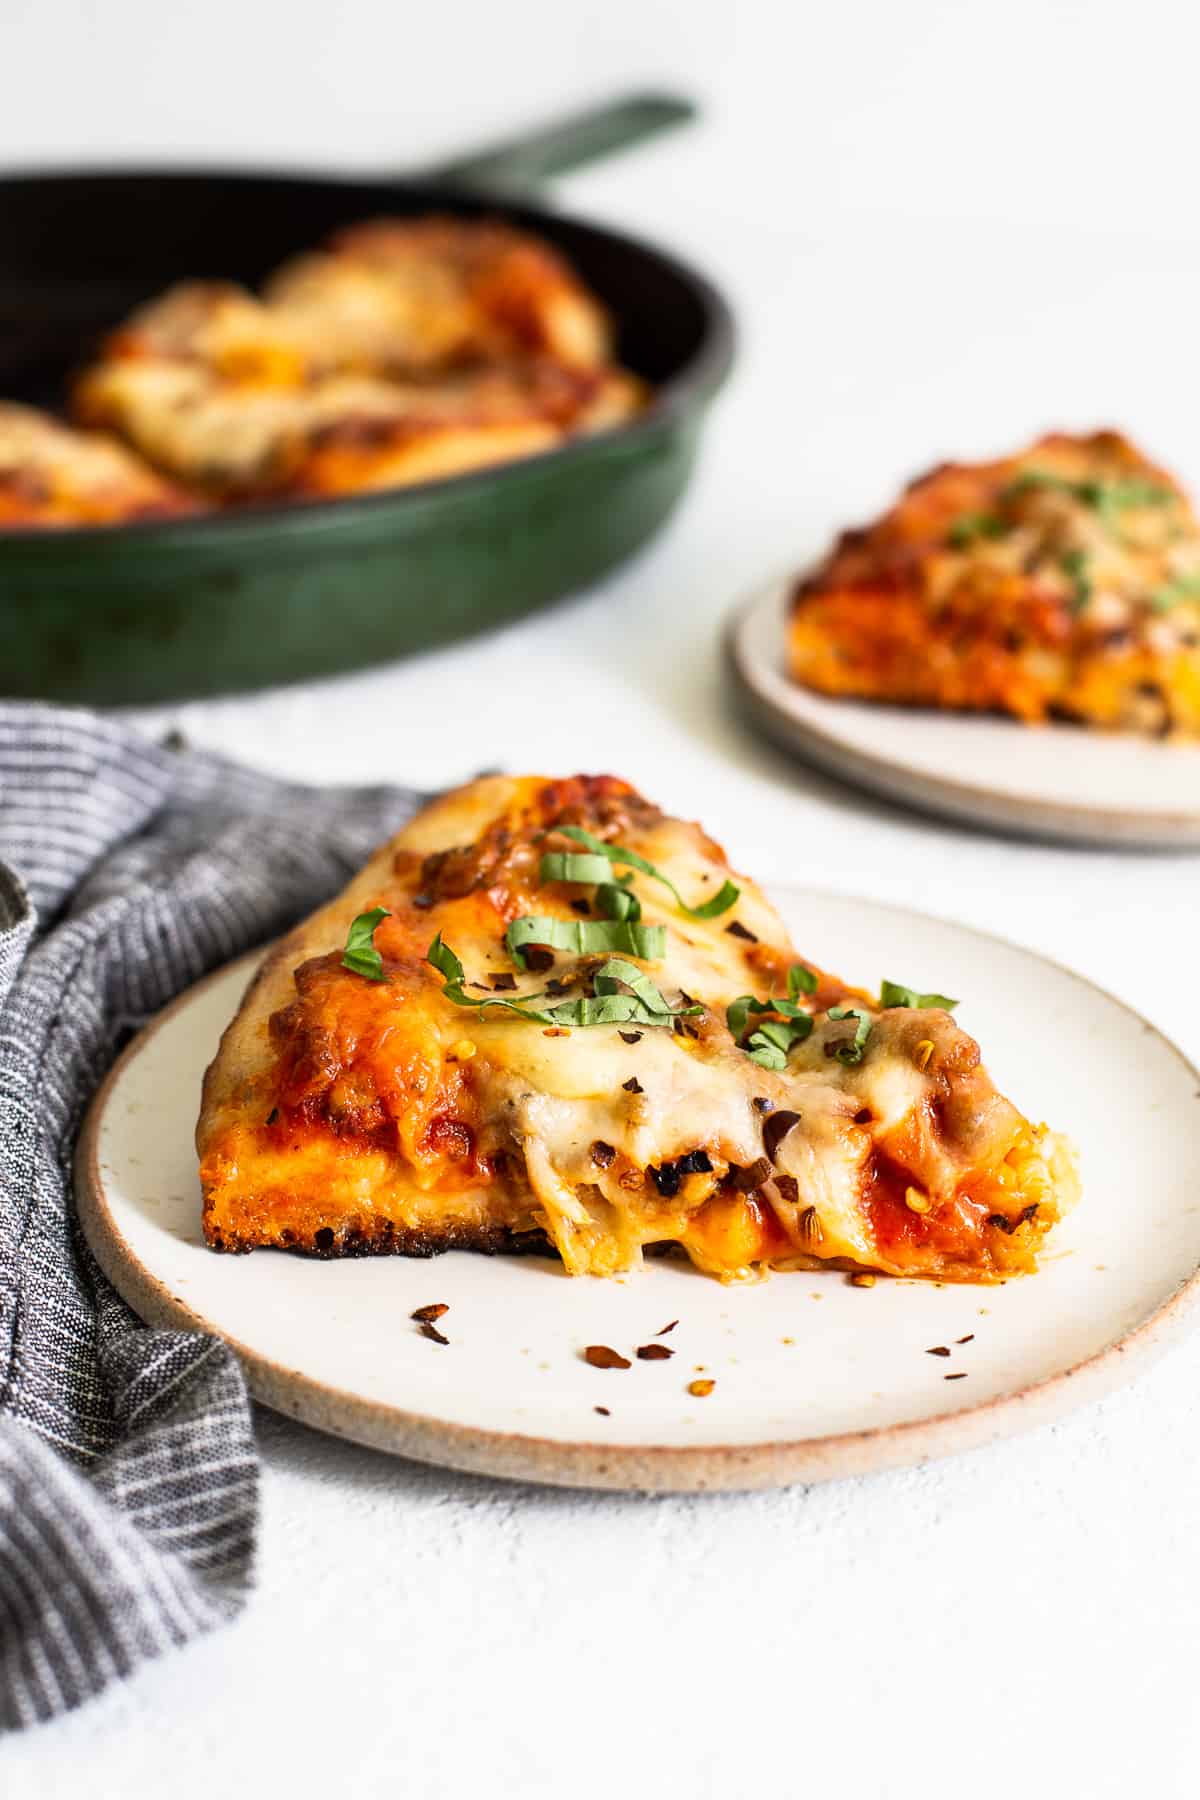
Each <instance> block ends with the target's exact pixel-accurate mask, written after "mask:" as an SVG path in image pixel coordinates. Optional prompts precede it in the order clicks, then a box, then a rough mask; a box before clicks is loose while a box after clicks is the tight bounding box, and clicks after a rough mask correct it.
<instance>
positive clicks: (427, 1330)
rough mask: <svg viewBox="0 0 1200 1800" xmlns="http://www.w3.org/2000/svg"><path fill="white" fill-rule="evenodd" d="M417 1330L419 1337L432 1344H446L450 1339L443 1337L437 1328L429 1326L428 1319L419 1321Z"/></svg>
mask: <svg viewBox="0 0 1200 1800" xmlns="http://www.w3.org/2000/svg"><path fill="white" fill-rule="evenodd" d="M419 1330H420V1333H421V1336H422V1337H427V1338H428V1339H429V1341H430V1342H431V1343H433V1344H448V1343H449V1342H450V1339H449V1338H448V1337H443V1336H442V1334H441V1332H440V1331H439V1330H438V1328H437V1326H436V1325H431V1324H430V1322H429V1320H428V1319H423V1320H422V1321H421V1324H420V1327H419Z"/></svg>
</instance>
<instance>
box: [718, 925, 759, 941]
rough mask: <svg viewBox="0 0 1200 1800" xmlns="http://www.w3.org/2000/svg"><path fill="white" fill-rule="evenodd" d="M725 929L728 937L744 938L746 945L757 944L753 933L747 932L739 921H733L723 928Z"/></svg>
mask: <svg viewBox="0 0 1200 1800" xmlns="http://www.w3.org/2000/svg"><path fill="white" fill-rule="evenodd" d="M725 929H726V931H727V932H728V933H729V935H730V937H740V938H745V940H746V942H747V943H748V944H757V942H758V939H757V938H756V937H755V935H754V933H753V932H752V931H748V930H747V929H746V927H745V926H744V925H743V924H742V922H741V920H740V919H734V920H733V921H732V922H731V923H730V924H728V925H727V926H726V927H725Z"/></svg>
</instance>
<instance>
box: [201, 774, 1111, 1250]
mask: <svg viewBox="0 0 1200 1800" xmlns="http://www.w3.org/2000/svg"><path fill="white" fill-rule="evenodd" d="M953 1005H954V1002H953V1000H951V999H948V998H946V997H944V996H941V995H937V994H918V993H914V992H912V991H911V990H910V989H908V988H906V987H904V986H902V985H899V984H897V983H895V982H886V983H885V984H884V987H883V989H882V991H881V992H880V994H878V995H874V994H873V993H869V992H867V991H865V990H863V989H859V988H848V987H847V986H846V985H845V984H844V983H843V982H842V981H840V980H838V979H837V978H836V977H835V976H832V975H830V974H827V973H826V972H824V971H823V970H822V969H821V968H820V967H819V966H818V965H817V964H816V963H815V962H813V961H811V960H809V959H808V958H806V957H802V956H801V955H800V954H798V952H797V951H796V949H795V948H794V947H793V945H792V943H791V942H790V940H789V938H788V934H787V932H786V930H785V929H784V926H783V924H782V923H781V921H780V919H779V917H778V916H777V914H776V913H775V911H774V910H773V908H772V907H771V906H770V904H769V903H768V901H767V900H766V899H765V898H764V896H763V895H762V894H761V893H760V891H759V890H758V888H757V887H756V886H755V884H754V883H753V882H752V881H750V880H749V879H747V878H746V877H744V876H741V875H737V876H734V875H732V874H731V871H730V869H729V867H728V864H727V862H726V860H725V857H724V854H723V853H722V851H721V850H720V848H719V847H718V846H717V845H716V844H715V843H714V842H713V841H712V839H711V838H709V837H707V836H706V835H705V833H704V832H703V831H702V830H701V829H700V827H699V826H697V825H694V824H688V823H685V822H683V821H681V820H679V819H675V818H671V817H669V816H667V815H665V814H664V813H662V812H660V811H659V810H658V809H657V808H656V807H654V806H653V805H651V804H650V803H649V802H648V801H646V800H645V799H643V798H642V797H641V796H640V795H639V794H638V793H637V792H636V791H635V790H634V789H633V788H631V787H630V786H629V785H628V784H627V783H625V782H623V781H620V780H617V779H615V778H613V777H610V776H596V777H590V776H577V777H574V778H572V779H569V780H548V779H545V778H540V777H524V778H507V777H491V778H488V779H485V780H480V781H476V782H473V783H471V784H470V785H468V786H467V787H464V788H461V789H459V790H458V791H457V792H454V793H451V794H449V795H447V796H446V797H444V798H442V799H440V800H438V801H436V802H435V803H434V804H433V805H431V806H429V807H428V808H426V810H425V811H424V812H422V813H421V814H420V815H419V816H418V817H417V818H416V819H414V820H413V822H412V823H411V824H410V825H408V826H407V827H406V828H405V829H404V830H403V831H402V832H401V833H400V835H399V836H398V837H397V838H396V839H395V840H394V841H393V842H392V843H390V844H387V845H385V846H384V848H383V849H382V850H380V851H379V852H378V854H377V855H376V856H375V857H374V858H373V860H372V861H371V862H370V863H369V864H368V865H367V867H366V868H365V869H364V870H363V871H362V873H361V874H360V875H359V876H358V877H357V878H356V879H355V880H354V881H353V882H352V883H351V884H350V886H349V887H348V888H347V889H346V891H345V893H344V894H342V895H341V897H340V898H338V899H337V900H335V901H333V902H332V903H331V904H330V905H328V906H326V907H324V908H323V909H322V910H321V911H320V912H318V913H317V914H315V915H314V916H313V917H312V918H311V919H309V920H308V921H307V922H306V923H305V924H303V925H301V926H300V927H299V928H298V929H297V930H296V931H295V932H293V933H292V935H291V936H290V937H288V938H287V939H286V940H284V941H283V942H282V943H280V944H279V945H278V946H277V947H276V948H275V949H274V950H273V951H272V952H271V953H270V955H269V956H268V957H267V960H266V962H265V963H264V965H263V967H262V968H261V970H260V971H259V973H258V974H257V976H256V977H255V979H254V981H253V982H252V983H251V986H250V989H249V991H248V993H247V994H246V997H245V1000H244V1001H243V1004H242V1007H241V1010H240V1011H239V1013H238V1015H237V1017H236V1018H235V1019H234V1021H233V1023H232V1024H231V1025H230V1026H229V1028H228V1030H227V1031H226V1033H225V1035H224V1038H223V1039H222V1042H221V1046H220V1049H219V1051H218V1054H217V1057H216V1060H215V1061H214V1062H213V1064H212V1066H211V1068H210V1069H209V1071H208V1074H207V1076H206V1079H205V1084H204V1095H203V1104H202V1110H201V1115H200V1122H199V1127H198V1132H197V1144H198V1149H199V1153H200V1159H201V1177H202V1185H203V1193H204V1230H205V1234H206V1237H207V1240H208V1242H209V1244H210V1245H211V1246H212V1247H213V1248H214V1249H217V1250H230V1251H243V1250H250V1249H253V1248H255V1247H257V1246H262V1245H270V1246H277V1247H280V1248H286V1249H294V1250H300V1251H307V1252H309V1253H313V1254H316V1255H318V1256H344V1255H356V1254H363V1253H367V1252H376V1251H384V1252H387V1251H391V1252H399V1253H402V1254H408V1255H427V1254H430V1253H432V1252H435V1251H438V1250H443V1249H447V1248H451V1247H459V1248H464V1249H478V1250H500V1249H508V1248H527V1247H531V1246H541V1247H550V1248H552V1249H553V1250H554V1251H555V1252H556V1253H557V1254H558V1256H559V1257H561V1259H562V1262H563V1264H564V1265H565V1267H566V1268H567V1269H568V1270H569V1271H570V1272H571V1273H572V1274H585V1273H587V1274H595V1275H610V1274H613V1273H616V1272H618V1271H620V1270H623V1269H628V1268H629V1267H630V1266H631V1265H633V1264H635V1263H637V1262H638V1260H639V1259H640V1257H641V1254H642V1252H643V1250H645V1249H647V1248H649V1247H652V1246H675V1247H677V1248H678V1249H679V1250H681V1251H682V1252H684V1253H685V1254H686V1255H687V1256H688V1257H690V1258H691V1260H692V1261H693V1263H695V1264H696V1265H697V1266H698V1267H699V1268H701V1269H703V1270H705V1271H707V1272H708V1273H710V1274H712V1275H715V1276H718V1277H720V1278H721V1279H723V1280H737V1279H746V1278H748V1277H751V1276H753V1275H755V1274H756V1273H759V1272H761V1271H763V1270H764V1269H766V1268H769V1267H772V1266H775V1267H782V1268H816V1267H820V1266H833V1267H836V1268H841V1269H848V1270H880V1271H884V1272H887V1273H890V1274H893V1275H905V1276H927V1277H934V1278H937V1279H942V1280H955V1281H995V1280H1002V1279H1004V1278H1006V1277H1007V1276H1009V1275H1012V1274H1015V1273H1020V1272H1024V1271H1028V1270H1032V1269H1033V1268H1034V1266H1035V1260H1036V1255H1037V1251H1038V1249H1039V1246H1040V1245H1041V1244H1042V1242H1043V1240H1044V1238H1045V1236H1046V1233H1047V1232H1048V1231H1049V1230H1050V1229H1051V1227H1052V1226H1053V1225H1054V1223H1055V1221H1056V1220H1057V1219H1058V1218H1059V1217H1060V1215H1061V1214H1062V1213H1063V1212H1064V1211H1065V1210H1066V1209H1067V1207H1068V1206H1069V1205H1070V1204H1071V1203H1072V1202H1073V1200H1074V1199H1075V1197H1076V1189H1077V1178H1076V1174H1075V1167H1074V1159H1073V1155H1072V1152H1071V1150H1070V1147H1069V1146H1068V1144H1067V1143H1066V1142H1065V1141H1064V1140H1063V1139H1062V1138H1061V1137H1058V1136H1056V1135H1055V1134H1054V1133H1052V1132H1051V1131H1049V1130H1048V1129H1047V1128H1046V1127H1045V1126H1044V1125H1035V1124H1031V1123H1030V1122H1029V1120H1027V1119H1026V1118H1025V1117H1023V1116H1022V1114H1021V1113H1020V1112H1019V1111H1018V1110H1017V1108H1016V1107H1015V1106H1014V1105H1013V1104H1012V1103H1011V1102H1010V1101H1008V1100H1006V1099H1005V1098H1004V1097H1003V1096H1002V1095H1001V1094H999V1093H998V1092H997V1090H996V1088H995V1086H994V1085H993V1083H992V1081H991V1079H990V1077H989V1076H988V1074H987V1072H986V1070H985V1069H984V1067H983V1066H982V1064H981V1061H980V1053H979V1048H978V1046H977V1045H976V1043H975V1042H974V1040H973V1039H972V1038H971V1037H969V1036H968V1034H967V1033H966V1032H965V1031H963V1030H962V1029H961V1028H960V1027H959V1026H958V1025H957V1024H956V1023H955V1021H954V1018H953V1016H952V1009H953Z"/></svg>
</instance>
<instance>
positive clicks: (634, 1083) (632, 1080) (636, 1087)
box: [621, 1075, 646, 1094]
mask: <svg viewBox="0 0 1200 1800" xmlns="http://www.w3.org/2000/svg"><path fill="white" fill-rule="evenodd" d="M621 1086H622V1087H623V1088H624V1089H625V1092H626V1093H627V1094H644V1093H645V1091H646V1090H645V1088H644V1087H643V1086H642V1084H641V1082H640V1081H639V1080H638V1078H637V1076H636V1075H631V1076H630V1077H629V1080H628V1081H623V1082H622V1083H621Z"/></svg>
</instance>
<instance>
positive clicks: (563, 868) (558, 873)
mask: <svg viewBox="0 0 1200 1800" xmlns="http://www.w3.org/2000/svg"><path fill="white" fill-rule="evenodd" d="M538 873H539V875H540V877H541V879H542V880H543V881H580V882H585V883H587V884H588V885H589V886H593V887H594V886H595V884H596V883H597V882H601V881H603V882H607V881H611V879H612V866H611V864H610V862H609V860H608V858H607V857H605V856H580V855H579V854H578V852H577V851H570V850H566V851H564V850H547V851H546V853H545V855H544V856H543V857H542V863H541V868H540V870H539V871H538Z"/></svg>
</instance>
